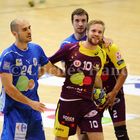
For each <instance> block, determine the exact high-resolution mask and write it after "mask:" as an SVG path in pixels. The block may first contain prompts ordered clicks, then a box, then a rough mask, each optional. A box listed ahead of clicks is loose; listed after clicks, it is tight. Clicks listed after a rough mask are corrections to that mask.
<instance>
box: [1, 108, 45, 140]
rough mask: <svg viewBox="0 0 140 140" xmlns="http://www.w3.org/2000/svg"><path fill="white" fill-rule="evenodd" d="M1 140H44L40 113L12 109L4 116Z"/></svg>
mask: <svg viewBox="0 0 140 140" xmlns="http://www.w3.org/2000/svg"><path fill="white" fill-rule="evenodd" d="M1 140H45V134H44V130H43V125H42V117H41V114H40V112H37V111H35V110H24V109H17V108H13V109H12V110H11V111H9V112H8V113H6V114H4V123H3V130H2V134H1Z"/></svg>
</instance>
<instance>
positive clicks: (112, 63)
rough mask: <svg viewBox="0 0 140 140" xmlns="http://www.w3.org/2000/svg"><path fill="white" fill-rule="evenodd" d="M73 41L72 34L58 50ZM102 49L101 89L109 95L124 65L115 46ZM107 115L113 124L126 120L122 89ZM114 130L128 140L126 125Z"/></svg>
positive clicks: (84, 38)
mask: <svg viewBox="0 0 140 140" xmlns="http://www.w3.org/2000/svg"><path fill="white" fill-rule="evenodd" d="M80 40H86V36H84V37H83V38H82V39H80ZM74 41H75V42H77V41H78V40H76V39H75V36H74V34H72V35H70V36H69V37H68V38H66V39H65V40H64V41H63V42H62V44H61V46H60V48H63V46H64V44H68V43H74ZM101 46H102V45H101ZM102 49H104V50H105V52H106V54H107V57H106V63H105V67H104V69H103V73H102V76H101V77H102V82H103V88H105V89H106V93H109V92H110V91H112V89H113V88H114V86H115V84H116V81H117V78H118V74H119V72H118V71H119V70H121V69H122V68H124V67H126V64H125V61H124V59H123V58H122V56H121V53H120V51H119V48H118V46H117V45H115V44H112V45H111V46H109V48H105V47H104V46H102ZM109 113H110V116H111V118H112V121H113V123H116V122H121V121H125V120H126V108H125V97H124V91H123V87H122V88H121V90H120V91H119V92H118V94H117V96H116V100H115V103H114V106H113V108H112V110H111V109H110V108H109ZM114 129H115V134H116V135H117V134H118V135H122V136H124V139H126V140H128V139H129V138H128V135H127V130H126V125H122V126H119V127H114ZM116 137H118V136H116ZM86 139H88V138H86ZM122 139H123V138H122ZM120 140H121V138H120Z"/></svg>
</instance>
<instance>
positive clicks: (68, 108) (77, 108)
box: [49, 42, 106, 137]
mask: <svg viewBox="0 0 140 140" xmlns="http://www.w3.org/2000/svg"><path fill="white" fill-rule="evenodd" d="M49 60H50V61H51V62H52V63H56V62H58V61H64V62H65V70H66V79H65V81H64V85H63V87H62V92H61V97H60V99H59V102H58V105H57V110H56V118H55V128H54V132H55V135H56V136H60V137H68V136H70V135H74V134H75V133H76V128H77V125H78V126H79V127H80V128H81V130H82V131H85V132H102V125H101V117H102V114H101V113H98V110H97V109H96V106H95V104H94V103H93V102H92V101H91V96H92V91H93V85H94V82H95V77H96V75H101V71H102V68H103V66H104V63H105V60H106V54H105V52H104V50H102V49H101V48H100V47H99V46H98V47H97V48H96V50H89V49H87V48H85V47H83V45H82V42H79V43H74V44H67V45H64V46H63V47H62V48H60V49H59V50H58V51H57V52H56V53H55V54H54V55H53V56H52V57H50V58H49Z"/></svg>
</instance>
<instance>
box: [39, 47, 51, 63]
mask: <svg viewBox="0 0 140 140" xmlns="http://www.w3.org/2000/svg"><path fill="white" fill-rule="evenodd" d="M39 51H40V59H39V63H40V65H41V66H44V65H45V64H47V63H48V62H49V60H48V57H47V56H46V55H45V53H44V51H43V49H42V48H41V47H40V49H39Z"/></svg>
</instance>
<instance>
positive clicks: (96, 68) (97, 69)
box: [92, 64, 100, 71]
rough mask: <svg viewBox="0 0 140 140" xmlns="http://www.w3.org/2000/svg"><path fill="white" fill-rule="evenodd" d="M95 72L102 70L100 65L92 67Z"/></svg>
mask: <svg viewBox="0 0 140 140" xmlns="http://www.w3.org/2000/svg"><path fill="white" fill-rule="evenodd" d="M92 67H93V69H94V70H96V71H99V70H100V65H99V64H96V65H95V66H94V65H93V66H92Z"/></svg>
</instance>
